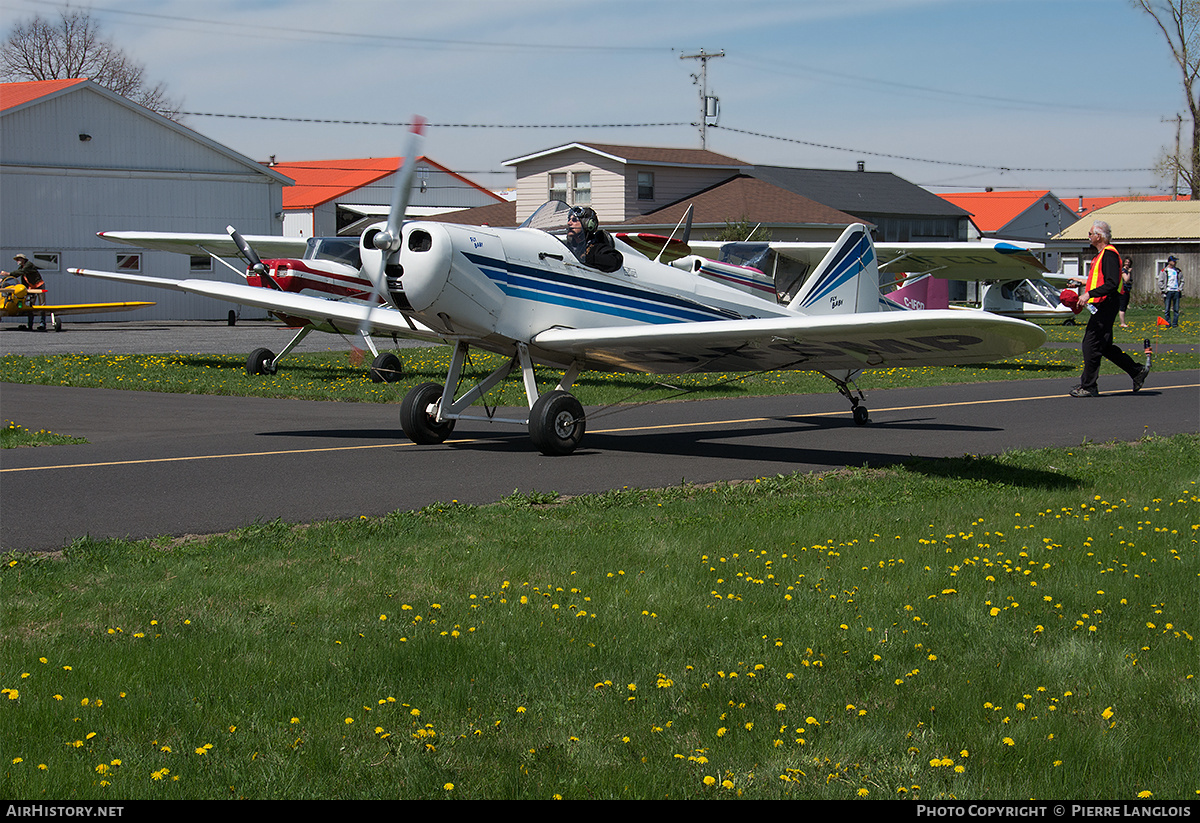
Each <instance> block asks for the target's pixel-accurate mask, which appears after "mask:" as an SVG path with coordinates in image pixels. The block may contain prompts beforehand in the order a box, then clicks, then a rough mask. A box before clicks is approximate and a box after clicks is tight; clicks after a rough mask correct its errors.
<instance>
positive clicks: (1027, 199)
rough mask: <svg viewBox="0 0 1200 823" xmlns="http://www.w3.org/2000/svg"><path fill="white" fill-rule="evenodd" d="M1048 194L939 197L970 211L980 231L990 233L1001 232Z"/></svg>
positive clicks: (981, 193)
mask: <svg viewBox="0 0 1200 823" xmlns="http://www.w3.org/2000/svg"><path fill="white" fill-rule="evenodd" d="M1048 194H1050V192H1048V191H972V192H963V193H961V194H940V195H938V196H939V197H941V198H942V199H943V200H946V201H948V202H950V203H953V204H954V205H956V206H958V207H959V208H960V209H963V210H965V211H969V212H970V213H971V219H972V220H974V221H975V225H976V226H978V227H979V230H980V231H982V232H989V231H1000V229H1002V228H1004V227H1005V226H1007V225H1008V224H1009V223H1011V222H1012V221H1013V220H1014V219H1016V217H1017V215H1019V214H1020V213H1021V212H1023V211H1025V210H1026V209H1028V208H1029V207H1030V206H1032V205H1033V204H1035V203H1037V202H1038V201H1039V200H1041V199H1042V198H1043V197H1045V196H1046V195H1048Z"/></svg>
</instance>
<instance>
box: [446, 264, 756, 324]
mask: <svg viewBox="0 0 1200 823" xmlns="http://www.w3.org/2000/svg"><path fill="white" fill-rule="evenodd" d="M463 256H464V257H466V258H467V260H469V261H470V262H471V263H473V264H474V265H475V266H477V267H478V268H479V270H480V271H482V272H483V273H484V274H485V275H487V277H488V278H489V279H490V280H492V282H494V283H495V284H496V285H497V286H499V287H500V289H501V290H502V291H503V292H504V293H505V295H507V296H509V297H516V298H520V299H523V300H532V301H535V302H539V303H549V304H552V305H557V306H566V307H569V308H576V309H583V310H586V311H591V312H596V313H598V314H606V315H610V316H613V317H621V318H625V319H628V320H635V321H637V322H640V323H684V322H692V321H703V320H736V319H740V317H741V315H739V314H737V313H735V312H732V311H725V310H721V309H717V308H712V307H709V306H705V305H703V304H700V303H695V302H692V301H689V300H684V299H682V298H679V297H675V296H672V295H664V294H659V293H656V292H650V291H645V290H640V289H635V288H630V287H628V286H624V285H621V284H618V283H605V282H603V281H599V280H591V279H587V278H582V277H573V276H571V275H568V274H562V273H559V272H551V271H547V270H545V269H539V268H535V267H533V266H524V265H519V264H516V263H512V262H508V261H504V260H497V259H496V258H493V257H485V256H483V255H478V254H471V253H468V252H463Z"/></svg>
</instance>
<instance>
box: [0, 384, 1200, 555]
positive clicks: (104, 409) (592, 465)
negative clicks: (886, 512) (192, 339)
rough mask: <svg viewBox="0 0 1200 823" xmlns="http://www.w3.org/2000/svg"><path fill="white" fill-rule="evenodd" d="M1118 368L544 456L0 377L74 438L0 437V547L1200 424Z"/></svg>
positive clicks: (696, 409) (692, 422) (758, 415)
mask: <svg viewBox="0 0 1200 823" xmlns="http://www.w3.org/2000/svg"><path fill="white" fill-rule="evenodd" d="M1127 383H1128V380H1127V379H1126V378H1124V377H1122V376H1108V375H1106V376H1105V377H1103V378H1102V380H1101V389H1102V391H1104V392H1105V393H1104V394H1103V395H1102V396H1101V397H1099V398H1094V399H1093V398H1088V399H1076V398H1072V397H1069V396H1067V392H1068V391H1069V390H1070V388H1071V386H1072V385H1073V381H1072V380H1071V379H1051V380H1019V381H1009V382H1000V383H979V384H970V385H961V386H943V387H936V388H927V389H889V390H885V391H875V392H870V393H869V394H868V397H867V403H868V405H869V407H870V410H871V423H869V424H868V425H866V426H856V425H854V423H853V422H852V420H851V418H850V414H849V408H848V404H847V403H846V401H845V400H844V399H842V398H841V397H840V396H839V395H836V394H817V395H803V396H795V395H793V396H786V397H763V398H739V399H722V400H703V401H689V402H674V403H662V404H656V405H648V406H636V407H631V408H622V409H620V410H615V411H614V410H597V409H588V410H587V411H588V414H589V419H588V433H587V435H586V436H585V438H584V441H583V443H582V445H581V447H580V448H579V450H578V451H576V452H575V453H574V454H573V455H570V456H568V457H557V458H551V457H545V456H543V455H541V454H540V453H538V452H537V450H536V449H534V448H533V446H532V445H531V444H530V442H529V438H528V435H527V434H526V432H525V431H523V430H522V429H521V428H520V427H514V426H507V425H502V424H487V423H473V422H466V421H460V423H459V425H458V427H457V428H456V429H455V431H454V434H453V435H452V437H451V439H450V440H449V441H448V442H447V443H445V444H442V445H439V446H417V445H414V444H413V443H411V442H409V441H408V440H406V439H405V438H404V436H403V434H401V432H400V427H399V423H398V415H397V411H398V407H397V405H395V404H392V405H388V404H368V403H332V402H319V401H302V400H273V399H260V398H234V397H216V396H201V395H177V394H161V393H153V392H134V391H120V390H109V389H80V388H70V387H56V386H32V385H18V384H11V383H8V384H3V385H2V386H0V408H2V410H3V416H4V418H5V419H6V420H14V421H18V422H20V423H21V425H24V426H26V427H34V426H36V427H37V428H42V429H47V430H50V431H54V432H57V433H60V434H70V435H74V436H78V437H84V438H86V439H87V440H88V443H87V444H82V445H74V446H56V447H45V448H25V449H6V450H4V452H3V453H2V455H0V499H2V500H3V501H4V503H3V506H4V509H3V518H0V549H2V550H5V551H25V550H55V549H60V548H63V547H65V546H67V545H69V544H70V543H71V542H72V541H74V540H75V539H77V538H79V537H82V536H85V535H86V536H91V537H93V538H104V537H133V538H140V537H153V536H158V535H186V534H207V533H213V532H221V531H226V530H229V529H232V528H236V527H239V526H245V525H249V524H253V523H256V522H268V521H273V520H276V519H282V520H283V521H285V522H312V521H317V520H325V519H336V518H353V517H359V516H379V515H383V514H386V513H388V512H391V511H395V510H411V509H417V508H421V507H423V506H427V505H430V504H433V503H438V502H450V501H459V502H461V503H472V504H484V503H490V502H495V501H497V500H499V499H501V498H502V497H504V496H506V495H508V494H511V493H512V492H514V491H519V492H522V493H527V492H534V491H537V492H557V493H559V494H563V495H576V494H585V493H592V492H602V491H606V490H609V489H612V488H622V487H634V488H658V487H665V486H671V485H676V484H680V483H697V484H700V483H711V482H720V481H731V480H749V479H753V478H756V477H762V476H770V475H774V474H780V473H788V472H794V471H801V472H819V471H827V470H830V469H835V468H838V467H843V466H863V465H871V466H881V465H888V464H895V463H898V462H904V461H908V460H911V459H913V458H936V457H957V456H961V455H964V454H974V455H986V454H996V453H999V452H1003V451H1006V450H1009V449H1013V448H1027V447H1039V446H1072V445H1077V444H1079V443H1081V442H1083V441H1084V440H1089V441H1092V442H1103V441H1108V440H1134V439H1137V438H1139V437H1142V436H1144V435H1147V434H1159V435H1170V434H1177V433H1181V432H1197V431H1200V403H1198V402H1197V401H1198V398H1200V372H1198V371H1186V372H1168V373H1155V374H1153V375H1152V376H1151V379H1150V380H1149V381H1148V382H1147V385H1146V388H1144V389H1143V390H1142V391H1141V392H1140V393H1139V394H1136V395H1135V394H1133V393H1132V392H1131V391H1129V388H1128V386H1127ZM398 396H399V394H398Z"/></svg>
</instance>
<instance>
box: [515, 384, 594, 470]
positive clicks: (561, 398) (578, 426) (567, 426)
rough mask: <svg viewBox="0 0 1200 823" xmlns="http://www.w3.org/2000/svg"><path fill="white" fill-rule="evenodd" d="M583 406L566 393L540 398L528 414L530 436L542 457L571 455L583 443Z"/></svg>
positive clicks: (555, 393) (549, 394) (550, 394)
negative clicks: (544, 455)
mask: <svg viewBox="0 0 1200 823" xmlns="http://www.w3.org/2000/svg"><path fill="white" fill-rule="evenodd" d="M585 428H586V426H585V420H584V416H583V405H582V404H581V403H580V402H579V401H578V400H576V399H575V396H574V395H572V394H569V393H568V392H565V391H552V392H547V393H546V394H543V395H542V396H541V397H539V398H538V399H537V402H536V403H534V404H533V408H532V409H530V410H529V436H530V438H532V440H533V445H535V446H537V447H538V449H539V450H540V451H541V452H542V454H546V455H551V456H556V455H564V454H570V453H571V452H573V451H575V449H576V447H577V446H579V441H581V440H583V433H584V429H585Z"/></svg>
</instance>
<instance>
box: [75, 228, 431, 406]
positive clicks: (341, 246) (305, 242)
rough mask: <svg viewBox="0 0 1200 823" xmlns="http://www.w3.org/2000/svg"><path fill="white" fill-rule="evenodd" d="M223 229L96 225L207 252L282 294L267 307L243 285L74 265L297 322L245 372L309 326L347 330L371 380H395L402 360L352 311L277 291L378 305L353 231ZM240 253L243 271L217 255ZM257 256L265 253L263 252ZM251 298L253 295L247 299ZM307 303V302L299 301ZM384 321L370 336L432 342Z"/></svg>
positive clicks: (269, 369)
mask: <svg viewBox="0 0 1200 823" xmlns="http://www.w3.org/2000/svg"><path fill="white" fill-rule="evenodd" d="M226 231H227V233H226V234H199V233H190V234H189V233H184V234H174V233H170V232H153V231H102V232H99V235H98V236H99V237H101V238H103V239H105V240H108V241H110V242H113V243H122V244H124V245H129V246H136V247H138V248H142V249H154V250H157V251H169V252H177V253H180V254H188V255H195V254H198V253H199V254H207V255H209V256H210V257H212V258H213V259H214V260H216V261H218V262H219V263H220V264H221V265H224V266H227V267H228V268H230V269H231V270H232V271H234V272H235V273H237V274H239V275H241V276H242V277H244V278H245V280H246V287H249V288H253V289H256V290H261V289H267V290H270V291H274V292H278V293H280V294H277V295H274V296H272V299H271V300H270V301H269V305H264V304H263V303H262V302H261V299H260V298H261V297H262V295H260V294H258V293H257V291H256V292H246V291H245V290H244V288H243V287H239V286H233V287H232V288H228V289H227V288H225V287H226V286H230V285H231V284H228V283H223V282H220V281H213V280H203V279H193V280H172V279H169V278H163V277H152V276H148V275H140V274H123V273H117V272H104V273H101V272H93V271H90V270H85V269H78V270H72V271H74V272H75V273H76V274H85V273H86V274H87V275H88V276H95V277H103V278H105V279H108V280H118V281H120V282H125V283H131V284H136V285H142V286H151V287H154V288H169V289H175V290H178V291H186V292H191V293H193V294H202V295H207V296H209V297H215V298H217V299H220V300H227V301H229V302H233V303H238V304H240V305H252V306H258V307H261V308H265V309H267V310H268V311H270V313H271V314H272V315H274V316H275V317H276V318H278V319H279V320H281V321H282V322H283V323H284V324H285V325H287V326H290V327H295V328H296V334H295V336H294V337H292V339H291V340H289V341H288V343H287V345H286V346H284V347H283V350H282V351H280V352H279V353H278V354H275V353H274V352H272V351H271V350H270V349H266V348H258V349H255V350H254V351H252V352H251V353H250V355H249V356H248V357H247V358H246V371H247V372H248V373H249V374H274V373H275V372H276V371H277V370H278V368H279V364H280V362H281V361H282V360H283V358H284V357H286V356H287V355H288V354H289V353H291V351H292V350H293V349H295V348H296V346H298V345H299V344H300V342H301V341H302V340H304V338H306V337H307V336H308V335H309V334H310V333H312V332H314V331H319V332H327V333H329V334H337V335H342V336H352V337H353V338H354V345H355V347H356V348H359V347H361V348H362V349H366V350H368V351H370V352H371V354H372V356H373V357H374V360H373V361H372V363H371V370H370V374H371V379H372V380H374V381H375V382H377V383H379V382H386V383H392V382H395V381H397V380H399V379H400V378H401V376H402V374H401V364H400V358H399V357H397V356H396V354H395V353H393V352H390V351H385V352H380V351H379V349H378V348H377V347H376V345H375V343H374V341H373V339H372V336H371V335H368V336H366V337H362V336H360V335H359V334H358V327H359V325H361V323H360V321H359V320H358V315H357V314H355V315H353V317H352V318H351V319H347V318H346V317H345V315H344V314H343V313H342V312H341V311H340V310H338V308H337V306H336V305H325V304H322V305H321V308H322V310H323V311H322V313H321V314H319V315H318V314H315V313H313V312H312V311H307V312H305V311H304V310H303V309H298V310H296V311H290V310H289V306H288V305H287V304H286V302H283V303H281V302H280V301H279V299H278V298H279V297H281V296H282V295H289V294H290V295H299V296H304V297H312V298H315V299H321V300H325V301H328V302H329V303H331V304H338V303H344V304H346V305H350V306H358V307H364V306H367V305H368V304H369V301H371V300H375V301H376V304H377V305H382V303H383V301H382V298H380V297H378V296H373V293H374V288H373V287H372V285H371V281H370V279H368V277H367V275H365V274H363V272H362V263H361V260H360V258H359V250H358V238H355V237H310V238H307V239H305V238H303V237H279V236H277V235H251V236H248V237H243V236H242V235H241V234H240V233H239V232H238V231H237V230H236V229H234V227H233V226H229V227H227V229H226ZM236 255H240V256H241V257H242V258H243V259H244V260H245V261H246V266H247V267H246V269H245V270H244V271H242V270H238V269H236V268H234V267H233V266H231V265H230V264H229V263H227V262H226V261H225V260H224V259H223V258H226V257H233V256H236ZM260 255H266V257H262V256H260ZM251 298H253V299H251ZM302 305H303V306H305V307H308V308H310V309H311V305H310V304H308V303H304V304H302ZM386 326H387V324H386V323H383V324H378V325H377V326H376V330H375V336H384V337H392V338H393V339H394V338H395V337H399V336H404V337H416V338H419V339H424V340H431V341H437V342H440V341H438V338H437V336H436V335H433V334H430V333H428V331H427V330H424V329H422V328H421V327H420V326H419V325H418V324H416V323H415V322H411V321H405V322H404V323H403V327H404V328H403V330H398V329H389V328H387V327H386Z"/></svg>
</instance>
